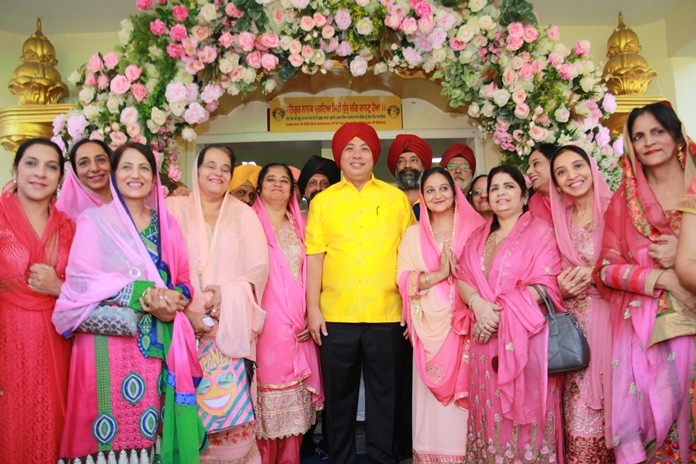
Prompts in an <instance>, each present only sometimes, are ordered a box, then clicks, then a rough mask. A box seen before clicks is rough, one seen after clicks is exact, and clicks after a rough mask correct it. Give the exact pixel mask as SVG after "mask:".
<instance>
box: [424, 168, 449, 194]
mask: <svg viewBox="0 0 696 464" xmlns="http://www.w3.org/2000/svg"><path fill="white" fill-rule="evenodd" d="M433 174H442V175H443V176H445V179H447V183H448V184H449V186H450V188H451V189H452V191H453V192H454V191H455V190H454V189H455V186H454V179H452V174H450V173H449V171H448V170H447V169H444V168H441V167H440V166H435V167H434V168H430V169H428V170H427V171H425V172H424V173H423V175H422V176H421V180H420V191H421V195H423V189H424V188H425V187H424V185H425V181H426V180H428V177H430V176H432V175H433Z"/></svg>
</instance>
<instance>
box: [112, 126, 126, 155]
mask: <svg viewBox="0 0 696 464" xmlns="http://www.w3.org/2000/svg"><path fill="white" fill-rule="evenodd" d="M109 138H110V139H111V143H109V148H111V149H112V150H114V149H116V148H118V147H120V146H121V145H123V144H124V143H126V141H128V137H126V134H124V133H123V132H121V131H113V132H112V133H111V134H109Z"/></svg>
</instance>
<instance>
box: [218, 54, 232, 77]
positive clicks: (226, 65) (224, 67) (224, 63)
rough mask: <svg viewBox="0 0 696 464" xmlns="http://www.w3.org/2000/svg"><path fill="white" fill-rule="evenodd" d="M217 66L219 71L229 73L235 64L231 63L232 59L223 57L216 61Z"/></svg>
mask: <svg viewBox="0 0 696 464" xmlns="http://www.w3.org/2000/svg"><path fill="white" fill-rule="evenodd" d="M218 68H219V69H220V72H221V73H223V74H229V73H230V72H232V70H233V69H234V68H235V65H234V64H232V61H231V60H229V59H228V58H223V59H221V60H220V61H218Z"/></svg>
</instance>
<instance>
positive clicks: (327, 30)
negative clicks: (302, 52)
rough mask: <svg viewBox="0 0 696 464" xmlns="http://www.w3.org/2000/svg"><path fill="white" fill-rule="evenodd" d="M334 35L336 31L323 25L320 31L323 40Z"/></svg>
mask: <svg viewBox="0 0 696 464" xmlns="http://www.w3.org/2000/svg"><path fill="white" fill-rule="evenodd" d="M334 34H336V30H335V29H334V28H333V27H332V26H329V25H328V24H326V25H324V27H323V28H322V29H321V36H322V37H323V38H324V39H327V40H328V39H330V38H332V37H333V36H334Z"/></svg>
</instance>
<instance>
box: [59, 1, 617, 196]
mask: <svg viewBox="0 0 696 464" xmlns="http://www.w3.org/2000/svg"><path fill="white" fill-rule="evenodd" d="M136 5H137V7H138V9H139V10H141V11H140V13H138V14H136V15H133V16H131V17H130V18H129V19H125V20H123V21H122V22H121V26H122V29H121V31H120V32H119V33H118V37H119V41H120V43H121V46H120V47H119V49H118V51H117V52H113V53H106V54H100V53H96V54H94V55H93V56H92V57H91V58H90V59H89V61H88V62H87V63H86V64H85V65H83V66H82V67H81V68H80V69H79V70H78V71H75V72H74V73H73V74H72V75H71V76H70V77H69V81H70V83H71V84H73V85H76V86H77V87H78V89H79V98H78V99H79V102H78V105H77V107H76V108H75V109H74V110H73V111H71V112H70V113H69V114H67V115H61V116H59V117H58V118H56V120H55V121H54V134H55V137H54V141H56V142H58V143H59V144H60V145H61V146H62V147H63V148H66V146H68V145H69V144H70V143H72V142H73V141H75V140H78V139H80V138H84V137H89V138H97V139H102V140H105V141H106V142H107V143H109V144H110V145H112V146H117V145H120V144H122V143H124V142H126V141H127V140H133V141H138V142H141V143H149V144H150V146H151V147H152V148H153V149H154V150H155V151H156V154H157V155H158V156H159V162H160V166H161V173H162V174H163V176H164V177H165V178H169V179H170V180H174V181H176V180H178V178H179V177H180V175H181V171H180V169H179V168H178V166H177V160H178V158H179V153H178V152H177V141H179V140H181V139H184V140H187V141H192V140H194V139H195V138H196V132H195V127H196V125H197V124H200V123H203V122H205V121H207V120H208V119H209V118H210V116H211V115H212V114H213V113H214V112H215V111H216V110H217V108H218V105H219V101H220V99H221V98H222V97H223V95H225V94H226V93H227V94H230V95H238V94H246V93H248V92H251V91H254V90H256V89H260V90H261V91H262V92H263V93H265V94H272V93H273V91H274V89H276V86H277V85H278V84H279V83H281V82H284V81H287V80H289V79H292V78H293V77H294V76H296V75H298V73H305V74H315V73H326V72H328V71H330V70H332V69H334V68H335V67H337V66H344V67H345V68H346V69H348V70H349V72H350V75H351V76H354V77H355V78H359V76H363V75H365V74H367V73H374V74H379V73H384V72H394V71H399V70H419V71H422V72H424V73H426V74H427V75H428V76H429V78H431V79H435V80H438V81H439V82H440V83H441V85H442V92H443V94H444V95H445V96H446V97H447V99H448V100H449V104H450V106H451V107H453V108H455V107H459V106H463V105H464V106H466V107H467V113H468V115H469V116H470V117H471V118H472V119H473V121H474V123H475V125H477V126H478V127H480V128H481V129H482V130H483V131H484V132H486V133H488V134H490V135H491V136H492V140H493V142H494V143H495V144H496V145H498V146H499V148H500V150H501V151H502V152H503V154H504V157H505V158H506V160H508V161H513V162H515V161H517V164H519V162H520V161H521V159H523V158H525V157H526V156H528V155H529V154H530V153H531V151H532V148H533V147H534V146H535V145H537V144H539V143H544V142H552V143H558V144H566V143H576V144H580V145H582V146H583V147H584V148H585V149H586V150H587V151H588V152H590V153H592V154H593V156H594V157H595V159H596V160H597V161H598V163H599V166H600V168H601V169H602V171H603V173H604V174H605V176H606V177H607V179H608V180H609V181H610V183H612V184H614V185H615V184H616V182H618V178H619V175H620V168H619V167H618V156H619V155H620V154H621V153H622V151H623V147H622V143H621V140H618V141H614V143H613V144H612V143H611V142H612V141H611V140H610V132H609V130H608V129H607V128H606V127H604V126H602V125H601V120H602V119H603V118H605V117H606V116H608V115H609V114H610V113H612V112H613V111H614V110H615V108H616V102H615V99H614V97H613V96H612V95H611V94H608V93H607V92H606V88H605V86H604V85H603V83H602V79H601V74H600V70H599V69H597V67H596V66H595V65H594V63H593V62H592V61H591V60H590V59H589V57H588V54H589V50H590V44H589V42H587V41H579V42H577V43H576V44H575V45H574V46H573V47H572V48H568V47H567V46H565V45H564V44H563V43H562V42H560V40H559V33H558V28H557V27H555V26H550V27H541V26H539V25H538V24H537V21H536V18H535V16H534V15H533V12H532V6H531V4H529V3H528V2H527V0H490V1H489V0H469V1H466V0H464V1H456V0H231V1H230V0H211V1H207V0H171V1H167V0H154V1H153V0H137V1H136Z"/></svg>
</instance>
